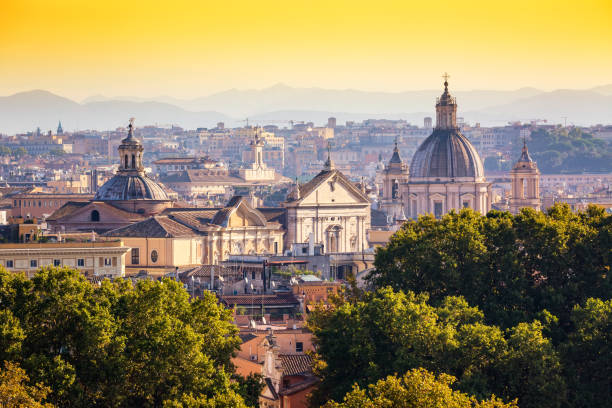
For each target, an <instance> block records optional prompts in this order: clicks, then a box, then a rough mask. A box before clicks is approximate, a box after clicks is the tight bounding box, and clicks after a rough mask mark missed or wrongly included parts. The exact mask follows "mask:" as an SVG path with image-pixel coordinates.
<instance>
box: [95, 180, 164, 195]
mask: <svg viewBox="0 0 612 408" xmlns="http://www.w3.org/2000/svg"><path fill="white" fill-rule="evenodd" d="M94 200H97V201H110V200H117V201H126V200H156V201H167V200H169V198H168V195H167V194H166V192H165V191H164V189H163V188H162V187H161V186H160V185H159V184H158V183H156V182H155V181H153V180H151V179H150V178H148V177H147V176H146V175H144V174H138V175H124V174H117V175H115V176H114V177H113V178H111V179H110V180H108V181H107V182H106V183H104V185H103V186H102V187H100V188H99V189H98V192H97V193H96V195H95V197H94Z"/></svg>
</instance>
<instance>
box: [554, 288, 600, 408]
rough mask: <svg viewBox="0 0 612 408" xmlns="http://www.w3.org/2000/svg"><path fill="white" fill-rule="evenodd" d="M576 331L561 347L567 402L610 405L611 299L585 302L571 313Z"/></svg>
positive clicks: (579, 405) (597, 405)
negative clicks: (567, 384) (563, 355)
mask: <svg viewBox="0 0 612 408" xmlns="http://www.w3.org/2000/svg"><path fill="white" fill-rule="evenodd" d="M572 322H573V323H574V326H575V328H576V329H575V331H574V332H573V333H572V334H570V336H569V339H568V342H567V344H565V345H564V347H563V349H564V354H565V360H566V372H567V377H568V379H569V380H568V381H569V385H570V387H569V390H570V398H569V399H570V402H571V406H574V407H602V408H603V407H610V406H612V387H611V384H610V381H611V379H612V300H607V301H603V300H600V299H588V300H587V301H586V302H585V304H584V306H579V305H577V306H576V307H574V310H573V312H572Z"/></svg>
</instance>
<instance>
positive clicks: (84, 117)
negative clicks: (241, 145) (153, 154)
mask: <svg viewBox="0 0 612 408" xmlns="http://www.w3.org/2000/svg"><path fill="white" fill-rule="evenodd" d="M131 116H133V117H136V118H137V124H138V125H139V126H143V125H153V124H160V125H162V124H163V125H166V124H177V125H180V126H185V127H187V128H196V127H211V126H214V125H215V124H216V123H217V122H219V121H228V120H229V119H230V118H228V117H227V116H226V115H224V114H222V113H218V112H190V111H187V110H185V109H182V108H180V107H178V106H175V105H170V104H165V103H160V102H132V101H115V100H107V101H103V102H90V103H83V104H80V103H77V102H74V101H72V100H70V99H67V98H64V97H61V96H58V95H55V94H52V93H50V92H47V91H41V90H36V91H29V92H21V93H18V94H15V95H11V96H5V97H0V132H2V133H7V134H14V133H18V132H26V131H31V130H34V129H36V127H37V126H39V127H40V128H41V130H42V131H43V132H46V131H47V130H49V129H51V130H53V131H55V129H56V128H57V124H58V121H60V120H61V121H62V124H63V126H64V129H65V130H75V129H99V130H107V129H115V128H117V127H119V126H125V124H126V123H127V120H128V118H130V117H131Z"/></svg>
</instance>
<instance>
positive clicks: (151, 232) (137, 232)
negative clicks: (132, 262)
mask: <svg viewBox="0 0 612 408" xmlns="http://www.w3.org/2000/svg"><path fill="white" fill-rule="evenodd" d="M196 235H198V234H197V233H196V231H194V230H193V229H191V228H189V227H186V226H184V225H183V224H181V223H178V222H176V221H174V220H171V219H169V218H168V217H165V216H153V217H151V218H148V219H146V220H144V221H141V222H137V223H135V224H131V225H128V226H126V227H121V228H117V229H115V230H112V231H109V232H107V233H105V234H104V236H107V237H148V238H179V237H192V236H196Z"/></svg>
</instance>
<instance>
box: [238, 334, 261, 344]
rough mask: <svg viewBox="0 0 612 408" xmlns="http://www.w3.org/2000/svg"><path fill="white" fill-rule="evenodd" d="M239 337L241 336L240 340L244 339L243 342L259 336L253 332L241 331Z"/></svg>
mask: <svg viewBox="0 0 612 408" xmlns="http://www.w3.org/2000/svg"><path fill="white" fill-rule="evenodd" d="M238 337H240V340H242V342H243V343H246V342H247V341H251V340H253V339H256V338H257V336H256V335H254V334H253V333H240V334H238Z"/></svg>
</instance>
